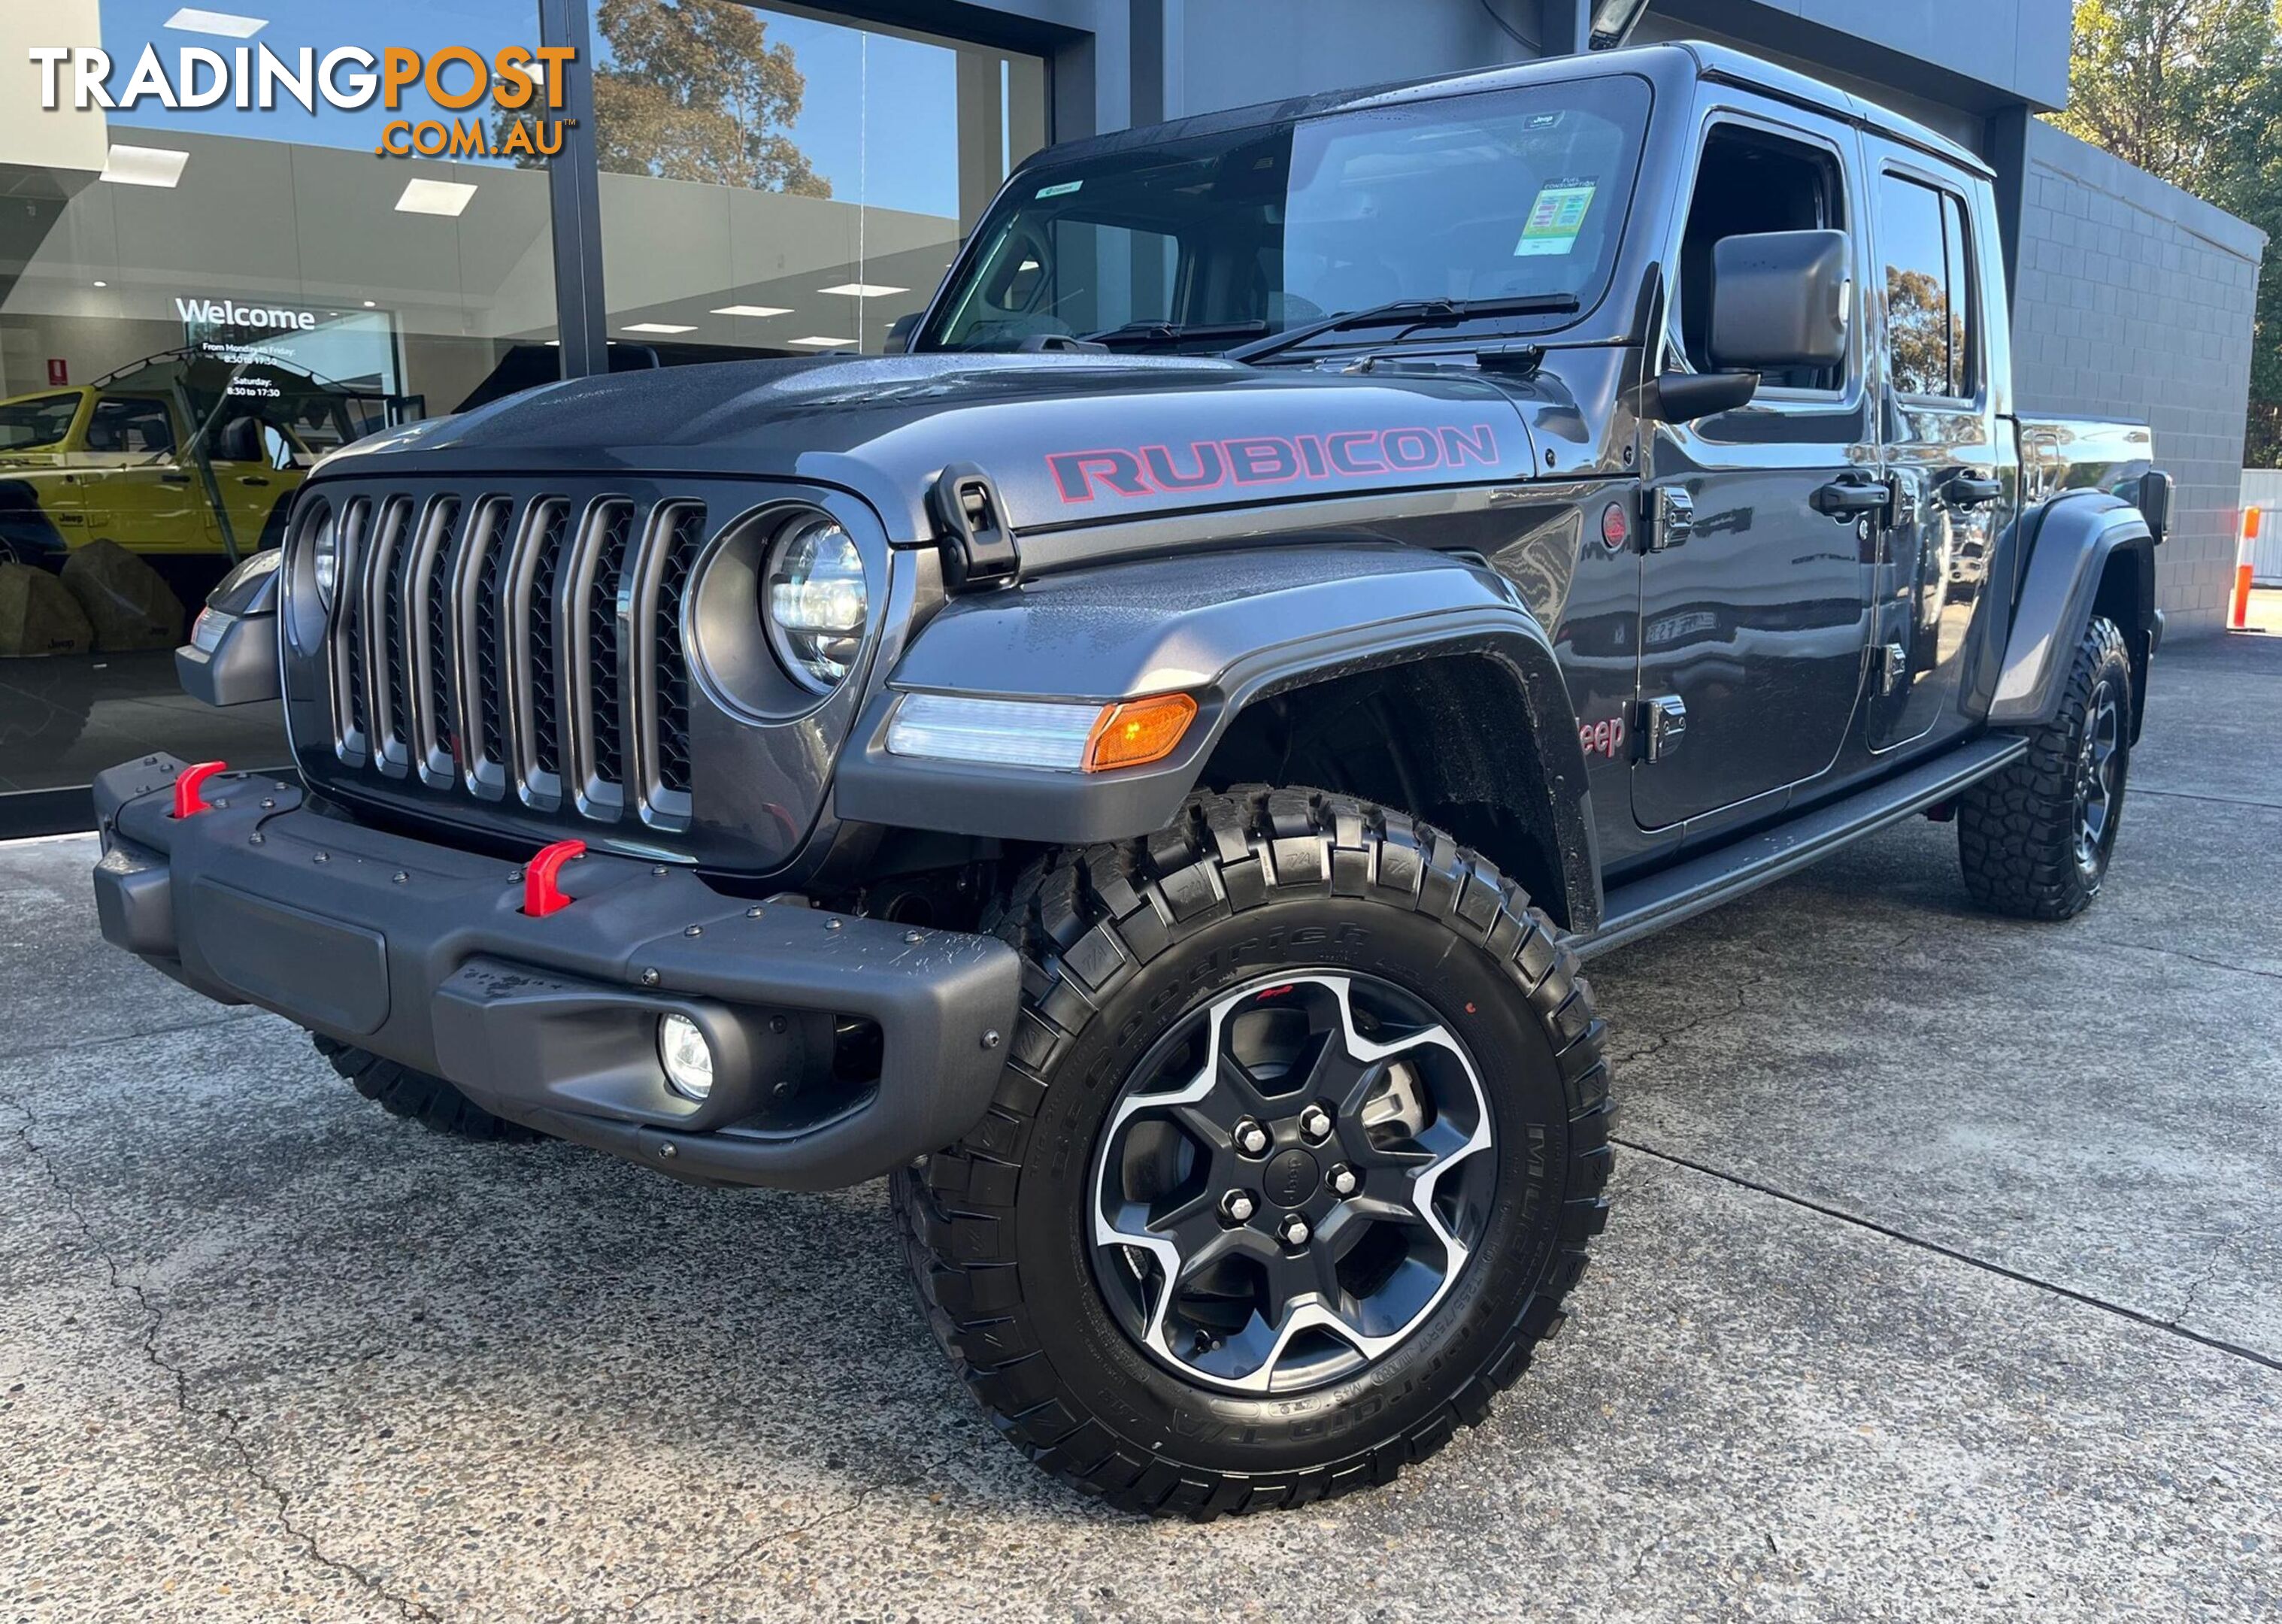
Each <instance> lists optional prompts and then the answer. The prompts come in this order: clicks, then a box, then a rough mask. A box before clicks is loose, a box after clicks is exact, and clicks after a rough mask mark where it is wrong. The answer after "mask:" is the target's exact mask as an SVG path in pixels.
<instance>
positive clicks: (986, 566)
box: [929, 462, 1022, 592]
mask: <svg viewBox="0 0 2282 1624" xmlns="http://www.w3.org/2000/svg"><path fill="white" fill-rule="evenodd" d="M929 495H930V498H931V501H930V505H931V506H932V507H933V508H934V509H935V523H936V524H937V525H939V526H940V527H941V528H942V531H943V586H944V587H946V588H947V589H948V590H950V591H952V592H972V591H974V590H977V589H979V588H981V587H1012V586H1013V585H1014V583H1015V582H1017V581H1019V580H1021V579H1022V551H1021V547H1020V546H1019V545H1018V544H1017V543H1016V541H1015V539H1014V531H1013V526H1012V525H1010V524H1007V523H1006V505H1005V503H1004V502H1003V501H1000V500H999V498H998V487H997V486H995V485H993V484H991V483H990V475H989V474H986V473H984V472H983V471H982V470H981V469H979V468H977V467H975V465H974V463H972V462H953V463H951V465H950V466H949V467H948V468H946V469H944V470H943V472H942V474H941V475H940V476H939V477H938V478H936V480H935V489H934V490H933V491H932V492H931V493H929Z"/></svg>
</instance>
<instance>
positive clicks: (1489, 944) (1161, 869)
mask: <svg viewBox="0 0 2282 1624" xmlns="http://www.w3.org/2000/svg"><path fill="white" fill-rule="evenodd" d="M988 922H989V923H990V924H992V925H994V926H995V929H997V934H998V935H999V936H1001V937H1002V938H1003V939H1005V941H1007V942H1008V943H1010V944H1013V946H1014V947H1015V948H1016V949H1017V950H1018V951H1019V952H1021V955H1022V959H1023V981H1022V1004H1021V1015H1020V1017H1019V1020H1018V1024H1017V1029H1016V1033H1015V1036H1014V1039H1013V1042H1012V1044H1011V1045H1009V1048H1010V1054H1009V1060H1008V1063H1007V1066H1006V1069H1005V1076H1004V1078H1003V1080H1002V1082H1001V1084H1000V1085H999V1089H998V1092H997V1098H996V1100H995V1101H994V1103H993V1105H992V1106H991V1107H990V1111H989V1112H988V1114H987V1115H985V1116H984V1118H983V1120H982V1122H980V1123H977V1124H976V1125H975V1127H974V1130H973V1131H971V1132H969V1133H968V1134H967V1135H966V1137H965V1138H964V1139H962V1140H961V1141H960V1142H959V1144H958V1145H956V1146H951V1148H949V1149H947V1150H944V1151H943V1152H940V1153H938V1154H935V1155H934V1156H931V1157H929V1158H928V1159H927V1161H926V1162H924V1163H923V1164H921V1165H920V1166H919V1167H917V1168H914V1169H905V1170H904V1171H902V1172H900V1173H898V1174H897V1176H896V1177H895V1180H894V1189H893V1199H894V1204H895V1208H896V1212H897V1220H898V1227H899V1230H900V1232H901V1235H902V1239H903V1241H904V1247H905V1252H906V1255H907V1257H908V1259H909V1262H910V1263H911V1267H912V1273H913V1276H914V1278H915V1279H916V1280H917V1283H918V1286H919V1291H920V1298H921V1301H922V1302H923V1303H924V1305H925V1308H926V1310H927V1314H928V1320H929V1323H930V1325H932V1327H933V1329H934V1331H935V1335H936V1337H937V1338H938V1339H939V1340H941V1341H942V1343H943V1347H944V1349H945V1350H946V1351H947V1352H948V1353H949V1354H950V1356H951V1360H952V1362H953V1364H955V1366H956V1367H957V1369H958V1371H959V1375H960V1376H961V1378H962V1379H964V1380H965V1381H966V1385H967V1387H969V1388H970V1389H971V1390H972V1391H973V1392H974V1395H975V1396H976V1398H977V1399H978V1400H980V1401H981V1403H982V1406H983V1408H984V1409H985V1410H987V1411H988V1412H989V1413H990V1418H991V1419H992V1421H993V1422H994V1423H995V1425H996V1426H997V1429H998V1430H999V1432H1000V1433H1001V1434H1003V1435H1004V1436H1005V1438H1006V1439H1007V1440H1008V1441H1010V1442H1012V1443H1013V1445H1014V1446H1015V1447H1016V1448H1017V1449H1021V1451H1022V1452H1023V1453H1024V1454H1025V1455H1027V1456H1028V1457H1029V1458H1030V1459H1031V1460H1032V1461H1033V1462H1035V1463H1036V1465H1039V1466H1040V1467H1042V1468H1044V1470H1046V1471H1047V1472H1052V1474H1054V1475H1055V1476H1056V1477H1059V1478H1060V1479H1061V1480H1064V1481H1065V1482H1067V1483H1069V1484H1071V1485H1072V1486H1074V1487H1075V1488H1078V1489H1079V1490H1081V1491H1082V1492H1083V1493H1085V1494H1088V1495H1091V1496H1098V1497H1100V1498H1102V1499H1104V1500H1106V1501H1107V1502H1108V1503H1110V1504H1113V1505H1115V1506H1117V1507H1118V1508H1120V1509H1122V1510H1124V1511H1133V1512H1139V1513H1147V1514H1153V1515H1180V1516H1186V1517H1189V1518H1191V1519H1199V1520H1205V1519H1212V1518H1214V1517H1216V1516H1219V1515H1221V1514H1222V1513H1233V1512H1248V1511H1260V1510H1264V1509H1269V1508H1276V1507H1291V1506H1300V1505H1305V1504H1310V1503H1312V1502H1316V1501H1319V1500H1323V1499H1328V1498H1330V1497H1331V1496H1337V1495H1340V1494H1344V1493H1346V1492H1347V1491H1349V1490H1351V1489H1354V1488H1361V1487H1363V1486H1365V1485H1368V1484H1380V1483H1385V1482H1387V1481H1389V1480H1392V1479H1393V1477H1394V1476H1395V1475H1396V1474H1397V1473H1398V1472H1401V1469H1402V1468H1403V1467H1404V1466H1405V1465H1409V1464H1410V1463H1412V1462H1414V1461H1417V1460H1422V1459H1424V1457H1427V1456H1429V1455H1431V1454H1432V1453H1433V1452H1434V1451H1435V1450H1437V1449H1440V1448H1441V1447H1442V1446H1443V1445H1444V1444H1445V1443H1447V1442H1448V1441H1449V1440H1450V1438H1451V1437H1452V1435H1453V1434H1455V1432H1456V1431H1457V1430H1458V1429H1459V1428H1460V1427H1461V1426H1474V1425H1477V1424H1479V1422H1480V1421H1481V1420H1482V1419H1483V1418H1485V1417H1486V1416H1487V1414H1488V1413H1489V1409H1490V1401H1491V1398H1492V1396H1493V1395H1494V1394H1496V1393H1497V1392H1499V1391H1500V1390H1502V1388H1504V1387H1507V1386H1508V1385H1509V1384H1510V1383H1511V1382H1512V1381H1513V1380H1514V1379H1516V1378H1517V1377H1518V1376H1519V1375H1520V1374H1521V1372H1522V1371H1523V1370H1524V1369H1525V1367H1526V1366H1527V1365H1528V1364H1529V1361H1530V1358H1531V1356H1532V1353H1533V1350H1534V1349H1535V1348H1536V1347H1537V1345H1538V1344H1539V1343H1540V1342H1541V1341H1542V1340H1545V1339H1546V1338H1548V1337H1549V1336H1551V1335H1552V1334H1553V1333H1555V1331H1556V1329H1557V1328H1558V1327H1559V1326H1560V1325H1561V1324H1562V1321H1563V1318H1564V1315H1563V1310H1562V1302H1563V1299H1564V1296H1565V1295H1566V1294H1567V1293H1568V1292H1569V1290H1570V1288H1571V1287H1572V1286H1574V1285H1575V1284H1576V1283H1577V1281H1578V1279H1579V1278H1580V1277H1581V1276H1582V1274H1583V1272H1584V1270H1585V1265H1586V1247H1587V1242H1588V1241H1589V1239H1591V1238H1592V1237H1593V1236H1594V1235H1596V1234H1598V1233H1600V1232H1601V1231H1602V1229H1603V1226H1604V1225H1605V1224H1606V1222H1607V1216H1608V1210H1607V1208H1608V1203H1607V1199H1606V1195H1605V1191H1606V1188H1607V1185H1608V1180H1609V1170H1610V1165H1611V1148H1610V1146H1609V1139H1608V1123H1609V1096H1608V1068H1607V1065H1606V1063H1605V1061H1603V1057H1602V1040H1603V1023H1602V1022H1600V1021H1599V1020H1598V1019H1597V1018H1596V1017H1595V1014H1594V1011H1593V1002H1592V992H1591V989H1590V987H1589V986H1588V985H1587V983H1586V982H1585V980H1584V979H1583V977H1582V976H1581V975H1580V974H1579V973H1578V967H1577V963H1576V961H1575V960H1574V958H1573V956H1572V954H1570V953H1569V952H1566V951H1565V950H1564V949H1563V948H1562V947H1561V946H1560V944H1559V943H1558V940H1557V938H1556V935H1555V928H1554V927H1553V925H1552V924H1551V923H1550V921H1548V919H1547V917H1546V916H1545V914H1544V913H1542V912H1541V911H1540V910H1538V909H1536V908H1535V907H1533V906H1532V905H1531V904H1530V901H1529V899H1528V897H1525V895H1524V894H1523V893H1522V891H1521V890H1520V889H1519V888H1518V887H1517V886H1516V885H1515V884H1514V883H1513V882H1511V881H1510V880H1509V879H1508V878H1506V877H1505V876H1504V875H1503V874H1501V873H1500V872H1499V871H1498V870H1497V868H1496V867H1495V866H1493V865H1492V864H1491V863H1490V862H1489V861H1488V860H1487V859H1485V858H1483V857H1481V856H1479V855H1478V854H1476V853H1475V852H1472V851H1468V850H1466V849H1464V848H1463V847H1461V846H1460V845H1459V844H1458V843H1456V842H1455V841H1454V840H1452V839H1451V838H1450V837H1449V836H1448V835H1444V834H1442V833H1441V832H1440V831H1439V830H1436V829H1433V828H1429V827H1427V826H1425V825H1424V824H1420V823H1417V822H1415V821H1414V820H1412V819H1411V818H1409V816H1407V815H1405V814H1403V813H1401V812H1393V811H1390V810H1387V809H1385V808H1383V807H1379V806H1376V805H1372V804H1369V803H1366V802H1363V801H1360V800H1357V799H1354V798H1353V797H1349V796H1339V795H1333V794H1327V793H1325V792H1323V791H1320V790H1313V789H1265V788H1257V787H1246V788H1239V789H1235V790H1232V791H1230V793H1229V794H1226V795H1211V794H1200V795H1198V796H1191V798H1190V800H1189V801H1188V802H1187V804H1185V805H1184V807H1183V809H1182V811H1181V812H1180V815H1179V816H1178V817H1176V819H1175V820H1173V822H1172V824H1171V825H1170V826H1169V827H1168V828H1166V829H1165V830H1163V831H1161V832H1160V833H1159V834H1157V835H1151V836H1149V837H1147V838H1145V839H1139V840H1132V841H1127V842H1122V843H1114V844H1106V845H1098V846H1091V847H1088V848H1085V849H1083V850H1064V851H1056V852H1053V853H1052V854H1051V855H1049V856H1048V857H1046V858H1045V859H1044V860H1043V861H1041V862H1039V863H1037V864H1036V866H1033V867H1031V868H1029V869H1028V871H1027V872H1025V873H1024V874H1021V876H1020V877H1019V878H1018V879H1017V880H1016V881H1015V882H1014V883H1013V886H1012V887H1011V888H1010V891H1009V894H1008V895H1007V896H1006V897H1005V900H1004V902H1003V905H1002V907H1001V910H1000V912H999V913H998V914H997V917H996V918H995V920H994V921H988ZM1398 961H1399V962H1400V963H1401V966H1402V967H1403V968H1402V970H1401V974H1403V975H1409V976H1412V977H1414V978H1417V979H1418V980H1422V981H1425V982H1429V983H1432V984H1434V985H1435V986H1436V987H1437V988H1439V990H1440V998H1438V999H1432V1000H1430V1002H1433V1003H1434V1004H1435V1006H1436V1009H1437V1013H1438V1014H1441V1015H1442V1016H1443V1018H1444V1021H1445V1024H1446V1025H1448V1027H1449V1030H1451V1031H1453V1032H1454V1033H1455V1034H1456V1035H1458V1036H1459V1037H1462V1038H1463V1039H1464V1040H1465V1041H1467V1042H1468V1043H1470V1044H1474V1045H1478V1047H1477V1049H1476V1051H1475V1052H1476V1053H1477V1054H1478V1055H1481V1056H1486V1057H1487V1058H1488V1063H1487V1064H1486V1065H1484V1066H1482V1068H1481V1069H1482V1071H1484V1072H1485V1073H1487V1072H1489V1071H1491V1070H1493V1069H1494V1068H1496V1066H1497V1064H1498V1062H1500V1061H1509V1062H1516V1063H1513V1064H1512V1065H1511V1068H1510V1081H1506V1082H1501V1084H1498V1085H1497V1086H1496V1087H1494V1088H1491V1089H1489V1090H1488V1092H1490V1093H1491V1094H1492V1096H1493V1101H1494V1103H1493V1107H1492V1109H1493V1115H1494V1116H1495V1117H1496V1118H1497V1120H1498V1123H1499V1131H1498V1143H1497V1146H1496V1154H1498V1155H1499V1156H1500V1157H1502V1158H1508V1160H1502V1161H1501V1162H1499V1163H1498V1172H1497V1184H1496V1186H1495V1188H1496V1195H1495V1199H1494V1201H1493V1202H1492V1203H1491V1208H1492V1212H1493V1215H1494V1216H1492V1218H1491V1219H1490V1220H1489V1225H1490V1227H1489V1228H1488V1230H1487V1232H1486V1233H1485V1234H1484V1236H1483V1238H1482V1243H1481V1244H1480V1245H1479V1247H1478V1248H1477V1249H1476V1251H1475V1252H1474V1253H1473V1255H1471V1259H1470V1261H1469V1262H1468V1263H1467V1264H1466V1265H1465V1267H1464V1269H1463V1270H1461V1271H1460V1272H1459V1273H1458V1275H1457V1276H1456V1277H1455V1283H1454V1284H1453V1285H1452V1286H1450V1287H1449V1289H1448V1295H1447V1296H1446V1297H1444V1298H1442V1299H1440V1300H1439V1302H1437V1304H1436V1306H1434V1307H1432V1309H1430V1310H1429V1311H1428V1312H1427V1313H1426V1314H1425V1315H1424V1317H1423V1318H1421V1319H1420V1320H1419V1321H1418V1322H1417V1329H1416V1330H1415V1331H1414V1332H1412V1333H1410V1340H1409V1341H1407V1342H1405V1343H1403V1344H1401V1346H1400V1347H1399V1348H1396V1349H1395V1350H1394V1351H1393V1353H1391V1354H1389V1355H1387V1356H1385V1357H1384V1358H1381V1359H1380V1360H1379V1361H1378V1363H1376V1364H1371V1365H1369V1366H1368V1367H1366V1368H1365V1369H1364V1370H1363V1371H1362V1373H1361V1374H1359V1375H1357V1376H1355V1377H1354V1378H1353V1379H1342V1380H1336V1381H1332V1382H1331V1383H1329V1385H1326V1386H1323V1387H1315V1388H1310V1389H1306V1390H1302V1391H1300V1392H1296V1393H1278V1394H1277V1395H1274V1396H1273V1397H1272V1398H1254V1397H1250V1396H1241V1395H1230V1394H1229V1393H1226V1392H1219V1391H1214V1390H1212V1389H1210V1388H1208V1387H1204V1386H1201V1385H1198V1384H1196V1383H1193V1382H1191V1381H1187V1380H1184V1379H1182V1378H1181V1377H1180V1376H1178V1375H1177V1374H1176V1373H1175V1372H1174V1371H1171V1370H1169V1369H1168V1368H1166V1367H1165V1366H1164V1365H1163V1364H1160V1363H1158V1362H1156V1361H1153V1359H1152V1358H1151V1357H1150V1356H1149V1355H1148V1354H1146V1353H1145V1352H1144V1351H1143V1349H1142V1348H1141V1347H1140V1345H1139V1344H1138V1342H1137V1341H1136V1340H1134V1339H1132V1338H1131V1337H1129V1336H1128V1335H1127V1333H1125V1331H1124V1330H1123V1329H1122V1327H1121V1325H1119V1323H1118V1322H1117V1320H1116V1319H1115V1318H1114V1317H1112V1314H1111V1312H1110V1310H1109V1309H1108V1308H1107V1307H1106V1305H1105V1301H1104V1297H1103V1294H1102V1290H1101V1288H1100V1286H1098V1285H1097V1284H1096V1279H1095V1277H1094V1276H1093V1275H1092V1274H1091V1272H1090V1270H1091V1263H1090V1259H1089V1254H1090V1251H1091V1248H1090V1247H1089V1246H1088V1245H1087V1244H1086V1242H1087V1240H1088V1239H1089V1237H1088V1236H1087V1235H1086V1234H1085V1233H1084V1231H1085V1228H1086V1213H1087V1211H1088V1210H1089V1204H1090V1203H1091V1201H1092V1200H1093V1199H1094V1198H1093V1194H1092V1188H1093V1187H1092V1185H1091V1177H1092V1171H1091V1170H1092V1169H1093V1165H1094V1156H1095V1154H1096V1144H1097V1140H1098V1136H1099V1133H1100V1131H1101V1128H1102V1124H1103V1123H1104V1121H1105V1119H1106V1116H1107V1115H1108V1113H1109V1111H1110V1109H1111V1107H1112V1102H1113V1101H1114V1100H1115V1099H1116V1098H1117V1097H1118V1096H1119V1094H1120V1092H1121V1091H1122V1088H1123V1087H1124V1084H1125V1080H1126V1078H1127V1076H1128V1075H1129V1071H1130V1068H1131V1067H1132V1065H1133V1064H1134V1062H1135V1057H1137V1056H1139V1055H1141V1054H1143V1053H1145V1052H1146V1051H1147V1050H1148V1049H1149V1047H1150V1045H1152V1043H1153V1041H1155V1039H1156V1037H1157V1035H1158V1034H1161V1033H1164V1032H1167V1031H1168V1030H1171V1029H1172V1027H1173V1026H1174V1025H1175V1024H1176V1022H1179V1021H1180V1020H1182V1019H1183V1018H1184V1012H1190V1013H1191V1014H1192V1012H1193V1011H1194V1010H1195V1009H1196V1008H1197V1007H1199V1006H1200V1004H1202V1003H1203V1002H1205V1001H1207V1000H1208V999H1209V998H1212V997H1213V996H1215V995H1216V994H1219V993H1222V991H1223V990H1225V989H1228V988H1230V987H1235V986H1239V985H1243V984H1248V983H1251V982H1255V981H1257V980H1258V979H1260V978H1261V977H1262V976H1263V975H1268V976H1270V977H1272V976H1276V975H1282V974H1283V973H1284V972H1285V970H1286V969H1295V970H1297V969H1305V968H1308V967H1325V968H1330V969H1334V970H1336V969H1339V968H1345V969H1347V970H1349V971H1350V972H1362V971H1364V970H1366V968H1369V969H1370V970H1371V971H1372V972H1373V973H1380V974H1393V973H1395V972H1393V971H1391V970H1389V969H1388V967H1389V966H1392V965H1394V964H1396V963H1397V962H1398ZM1270 996H1272V995H1270ZM1524 1060H1525V1061H1527V1062H1528V1063H1527V1064H1526V1065H1523V1064H1520V1063H1518V1062H1519V1061H1524ZM1497 1100H1508V1101H1510V1105H1509V1104H1505V1103H1496V1101H1497ZM1515 1158H1517V1159H1518V1160H1517V1161H1516V1160H1513V1159H1515ZM1516 1168H1518V1169H1520V1171H1519V1172H1515V1171H1514V1169H1516ZM1510 1177H1511V1180H1512V1182H1511V1183H1509V1178H1510ZM1509 1203H1511V1204H1512V1207H1513V1208H1516V1209H1517V1210H1514V1211H1509V1210H1508V1207H1509Z"/></svg>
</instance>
